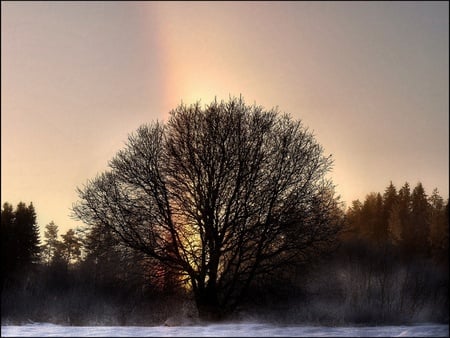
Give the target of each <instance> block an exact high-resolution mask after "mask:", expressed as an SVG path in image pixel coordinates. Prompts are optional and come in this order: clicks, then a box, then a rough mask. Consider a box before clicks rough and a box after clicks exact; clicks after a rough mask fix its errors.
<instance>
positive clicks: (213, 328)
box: [1, 323, 449, 337]
mask: <svg viewBox="0 0 450 338" xmlns="http://www.w3.org/2000/svg"><path fill="white" fill-rule="evenodd" d="M1 329H2V331H1V335H2V337H8V336H16V337H17V336H26V337H37V336H39V337H74V336H77V337H81V336H83V337H131V336H133V337H156V336H157V337H202V336H209V337H211V336H215V337H264V336H270V337H285V336H289V337H448V336H449V326H448V325H441V324H417V325H410V326H371V327H368V326H365V327H327V326H300V325H299V326H277V325H271V324H259V323H258V324H255V323H246V324H242V323H238V324H215V325H204V326H173V327H167V326H60V325H54V324H47V323H41V324H29V325H22V326H14V325H5V326H2V327H1Z"/></svg>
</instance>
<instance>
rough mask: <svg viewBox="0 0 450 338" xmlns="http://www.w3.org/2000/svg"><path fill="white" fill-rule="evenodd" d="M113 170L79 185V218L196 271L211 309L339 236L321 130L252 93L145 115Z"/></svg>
mask: <svg viewBox="0 0 450 338" xmlns="http://www.w3.org/2000/svg"><path fill="white" fill-rule="evenodd" d="M109 166H110V170H109V171H107V172H105V173H103V174H101V175H99V176H98V177H96V178H95V179H93V180H90V181H88V182H87V184H86V185H85V186H84V187H83V188H82V189H78V194H79V197H80V200H79V201H78V202H77V203H76V204H75V205H74V206H73V211H74V215H75V217H76V218H77V219H80V220H82V221H84V222H85V223H86V224H88V225H92V226H94V225H97V226H98V224H101V225H102V226H104V227H106V228H108V229H110V230H111V231H112V232H113V233H114V234H115V235H116V236H117V237H118V238H119V239H120V241H121V242H123V243H124V244H126V245H128V246H129V247H131V248H134V249H136V250H139V251H141V252H143V253H145V254H146V255H148V256H150V257H152V258H154V259H157V260H158V261H159V262H161V263H162V264H164V265H165V266H167V267H168V269H170V270H171V271H179V272H180V273H181V274H183V275H184V276H185V277H186V278H187V280H189V283H190V286H191V288H192V291H193V294H194V296H195V301H196V304H197V309H198V312H199V316H200V318H201V319H206V320H211V319H213V320H214V319H219V318H221V317H222V316H223V315H225V314H227V313H229V312H230V311H232V310H233V309H234V308H235V306H236V305H237V304H238V301H239V300H241V299H242V297H243V296H244V295H245V293H246V291H247V290H248V288H249V287H250V285H251V283H252V281H253V280H254V279H255V278H256V277H258V276H261V275H262V274H268V273H274V272H277V271H279V269H281V268H283V267H284V266H286V264H289V265H290V264H294V263H299V262H304V261H305V260H308V259H309V258H311V257H312V256H316V255H318V254H319V253H321V252H323V251H325V250H327V249H329V248H330V247H332V244H333V243H334V241H335V238H336V234H337V233H338V231H339V229H340V224H341V223H340V219H339V217H337V216H338V210H339V208H338V200H337V198H335V196H334V190H333V189H334V188H333V185H332V183H331V181H329V180H327V179H326V178H325V176H326V174H327V173H328V172H329V171H330V169H331V166H332V160H331V158H330V157H325V156H323V149H322V147H321V146H320V145H319V144H318V143H317V142H316V141H315V139H314V135H313V134H312V133H311V132H310V131H308V129H307V128H304V127H303V126H302V124H301V122H299V121H294V120H293V119H292V118H290V117H289V116H288V115H286V114H283V115H282V114H280V113H278V111H277V110H275V109H274V110H271V111H265V110H264V109H263V108H262V107H259V106H256V105H253V106H247V105H246V104H245V103H244V101H243V100H242V99H235V98H232V99H230V100H229V101H228V102H220V103H219V102H217V101H214V102H212V103H211V104H210V105H208V106H206V107H204V108H202V107H201V106H200V104H199V103H197V104H194V105H191V106H185V105H183V104H181V105H180V106H178V107H177V108H176V109H175V110H173V111H172V112H171V118H170V120H169V121H168V122H167V124H165V125H163V124H161V123H153V124H151V125H143V126H141V127H140V128H139V129H138V130H137V132H136V133H134V134H132V135H130V136H129V139H128V143H127V145H126V147H125V149H123V150H121V151H119V152H118V153H117V155H116V156H115V157H114V158H113V159H112V160H111V161H110V163H109Z"/></svg>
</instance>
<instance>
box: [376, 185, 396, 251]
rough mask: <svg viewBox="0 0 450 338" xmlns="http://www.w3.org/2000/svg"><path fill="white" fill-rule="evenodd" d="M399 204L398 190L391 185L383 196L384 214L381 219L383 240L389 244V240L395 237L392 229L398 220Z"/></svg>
mask: <svg viewBox="0 0 450 338" xmlns="http://www.w3.org/2000/svg"><path fill="white" fill-rule="evenodd" d="M397 203H398V195H397V189H396V188H395V186H394V185H393V184H392V181H391V183H390V184H389V186H388V187H387V188H386V190H385V192H384V194H383V214H382V217H381V218H382V219H381V225H382V226H381V229H380V230H381V233H380V234H381V240H382V241H383V242H387V240H388V239H392V237H393V231H394V230H393V229H392V227H393V226H395V225H394V224H390V223H395V222H396V221H397V219H398V215H396V213H398V209H397Z"/></svg>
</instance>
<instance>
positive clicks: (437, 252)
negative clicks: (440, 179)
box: [429, 189, 448, 262]
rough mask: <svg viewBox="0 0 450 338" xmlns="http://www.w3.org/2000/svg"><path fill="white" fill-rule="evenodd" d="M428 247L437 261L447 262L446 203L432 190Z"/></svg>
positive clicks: (435, 190) (436, 191)
mask: <svg viewBox="0 0 450 338" xmlns="http://www.w3.org/2000/svg"><path fill="white" fill-rule="evenodd" d="M429 204H430V245H431V254H432V256H433V258H434V259H435V260H437V261H440V262H443V261H448V213H446V210H448V201H447V206H446V205H445V204H444V199H443V198H442V197H441V196H440V195H439V193H438V190H437V189H434V190H433V192H432V194H431V196H430V198H429Z"/></svg>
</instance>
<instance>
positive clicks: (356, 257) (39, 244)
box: [1, 183, 449, 325]
mask: <svg viewBox="0 0 450 338" xmlns="http://www.w3.org/2000/svg"><path fill="white" fill-rule="evenodd" d="M448 212H449V201H448V199H447V200H444V199H443V198H442V197H441V196H440V195H439V193H438V191H437V190H436V189H435V190H433V191H432V193H431V195H429V196H428V195H427V194H426V192H425V189H424V187H423V186H422V184H421V183H418V184H417V185H416V186H415V187H414V189H412V191H411V188H410V186H409V184H408V183H405V184H404V185H403V186H402V187H401V188H400V189H397V188H396V187H395V186H394V184H392V183H390V184H389V185H388V186H387V187H386V189H385V191H384V192H382V193H370V194H368V195H367V196H366V198H365V200H364V201H362V202H361V201H359V200H356V201H354V202H353V203H352V205H351V206H350V207H349V208H348V209H347V210H342V214H341V215H337V216H336V217H343V218H344V219H345V224H346V226H345V228H344V231H343V232H342V233H341V235H340V244H339V248H338V249H337V250H336V251H334V252H333V253H332V254H331V255H329V256H328V257H325V258H322V259H320V260H319V259H318V260H317V261H315V262H313V263H309V264H308V265H304V266H301V265H300V266H295V267H292V269H289V268H286V270H285V273H284V274H276V275H273V276H267V278H264V279H259V280H255V281H254V283H253V285H252V287H251V288H249V290H250V291H249V293H248V296H247V299H246V300H245V301H244V302H243V304H242V306H241V307H240V308H239V309H238V310H239V311H238V312H237V314H236V319H248V318H252V319H255V320H257V319H262V320H270V321H274V320H276V321H280V322H296V323H299V322H303V323H304V322H309V323H311V322H313V323H331V324H346V323H371V324H373V323H378V324H381V323H408V322H417V321H428V322H445V323H448V318H449V313H448V305H449V304H448V229H449V223H448V216H449V215H448ZM1 241H2V243H1V244H2V247H1V250H2V251H1V259H2V262H1V269H2V271H1V272H2V294H1V302H2V303H1V305H2V309H1V310H2V324H6V323H24V322H26V321H36V322H42V321H45V322H53V323H60V324H65V325H68V324H70V325H96V324H98V325H100V324H102V325H114V324H115V325H117V324H120V325H161V324H162V323H164V321H165V320H166V319H167V318H169V317H172V318H173V317H174V316H178V317H180V318H188V317H190V316H191V317H195V305H194V304H193V301H192V299H191V298H190V294H189V292H188V288H187V285H186V284H185V283H184V280H183V279H182V278H180V276H179V275H177V273H176V272H175V271H169V270H167V269H165V268H163V267H162V266H161V265H160V264H159V263H157V262H155V261H153V260H151V259H149V258H146V257H145V256H144V255H143V254H142V253H138V252H136V251H132V250H131V249H129V248H126V247H124V246H123V245H122V244H121V242H120V240H118V238H117V237H116V236H115V235H114V234H113V233H110V232H108V231H105V230H104V228H102V227H100V226H98V227H92V228H89V229H88V228H84V229H75V230H73V229H69V230H68V231H67V232H66V233H65V234H62V235H61V236H59V235H58V226H57V225H56V224H55V223H54V222H50V223H49V224H47V225H46V226H45V232H44V238H39V229H38V226H37V224H36V212H35V210H34V207H33V205H32V204H30V205H28V206H26V205H25V204H24V203H22V202H21V203H19V204H18V205H17V207H16V209H15V210H14V208H13V206H12V205H10V204H9V203H5V204H4V205H3V208H2V211H1Z"/></svg>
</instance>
